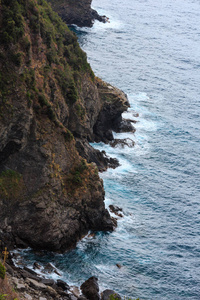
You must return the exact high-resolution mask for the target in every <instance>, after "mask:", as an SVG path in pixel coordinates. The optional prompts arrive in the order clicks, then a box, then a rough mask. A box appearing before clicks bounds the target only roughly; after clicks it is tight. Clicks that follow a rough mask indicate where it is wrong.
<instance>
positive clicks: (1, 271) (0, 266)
mask: <svg viewBox="0 0 200 300" xmlns="http://www.w3.org/2000/svg"><path fill="white" fill-rule="evenodd" d="M5 275H6V269H5V267H4V265H3V264H2V263H1V262H0V278H1V279H4V278H5ZM0 299H1V298H0Z"/></svg>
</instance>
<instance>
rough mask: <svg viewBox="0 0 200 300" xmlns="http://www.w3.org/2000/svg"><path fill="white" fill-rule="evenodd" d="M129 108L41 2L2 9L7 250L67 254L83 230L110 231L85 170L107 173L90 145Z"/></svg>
mask: <svg viewBox="0 0 200 300" xmlns="http://www.w3.org/2000/svg"><path fill="white" fill-rule="evenodd" d="M89 2H90V1H89ZM59 3H60V2H59ZM127 107H128V102H127V98H126V96H125V95H124V94H123V93H122V92H121V91H119V90H118V89H116V88H114V87H112V86H110V85H108V84H106V83H105V82H103V81H102V80H100V79H99V78H96V77H95V76H94V73H93V72H92V70H91V68H90V65H89V64H88V62H87V58H86V54H85V53H84V52H83V51H82V50H81V49H80V47H79V45H78V42H77V38H76V36H75V35H74V34H73V33H72V32H70V30H69V29H68V27H67V26H66V25H65V24H64V23H63V22H62V21H61V19H60V18H59V17H58V15H57V14H56V13H54V12H53V10H52V9H51V8H50V6H49V4H47V2H46V1H44V0H38V1H36V0H34V1H33V0H9V1H8V0H2V1H1V3H0V239H1V240H3V241H4V242H5V244H6V246H8V245H11V246H14V245H16V246H20V247H21V246H22V247H27V246H31V247H33V248H35V249H47V250H54V251H64V250H65V249H67V248H70V247H72V246H74V245H75V244H76V242H77V241H78V240H79V239H80V238H81V237H82V236H83V235H85V234H86V233H87V232H88V230H94V231H96V230H110V231H111V230H113V227H114V225H115V224H114V222H113V220H112V219H111V217H110V215H109V213H108V211H107V210H106V209H105V205H104V189H103V183H102V180H101V179H100V178H99V175H98V169H97V167H96V165H95V164H93V163H92V161H95V162H96V163H97V164H99V168H100V169H104V168H105V167H106V164H109V163H110V161H109V159H107V160H106V159H104V157H103V154H102V153H100V152H98V151H95V150H94V149H93V148H92V147H91V146H90V145H89V143H88V141H95V140H97V141H100V140H102V141H105V142H107V141H109V140H111V139H112V138H113V137H112V132H111V130H112V129H114V128H116V127H117V126H118V125H119V124H118V123H119V122H120V116H121V113H122V112H123V111H124V110H126V109H127ZM105 116H106V118H109V122H105ZM117 124H118V125H117Z"/></svg>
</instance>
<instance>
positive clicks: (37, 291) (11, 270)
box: [0, 260, 121, 300]
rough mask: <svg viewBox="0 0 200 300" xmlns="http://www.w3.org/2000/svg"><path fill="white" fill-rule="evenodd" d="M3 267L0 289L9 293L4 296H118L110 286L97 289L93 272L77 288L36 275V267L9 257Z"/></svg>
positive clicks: (68, 299) (79, 299)
mask: <svg viewBox="0 0 200 300" xmlns="http://www.w3.org/2000/svg"><path fill="white" fill-rule="evenodd" d="M5 267H6V276H5V277H4V276H1V277H0V290H1V292H2V293H3V294H6V295H7V297H9V298H8V299H22V300H55V299H57V300H109V299H110V296H111V295H113V296H114V298H115V299H118V300H121V297H120V295H119V294H117V293H116V292H115V291H113V290H108V289H107V290H104V291H102V292H100V289H99V284H98V278H97V277H95V276H92V277H90V278H89V279H88V280H86V281H85V282H83V284H82V285H81V286H80V288H79V287H76V286H70V285H69V284H67V282H65V281H63V280H61V279H57V280H53V279H49V278H46V277H45V274H43V275H41V274H40V275H38V273H37V272H36V271H34V270H33V269H29V268H27V267H23V268H18V267H16V266H15V265H14V264H13V263H12V260H9V261H8V263H6V265H5ZM34 267H35V269H37V268H40V265H39V264H37V263H35V264H34ZM47 268H48V269H49V270H50V271H51V272H52V271H55V272H56V273H57V274H58V272H57V271H56V269H55V268H54V267H53V265H51V264H48V266H47ZM2 277H4V278H2ZM57 277H59V274H58V276H57Z"/></svg>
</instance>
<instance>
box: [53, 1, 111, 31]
mask: <svg viewBox="0 0 200 300" xmlns="http://www.w3.org/2000/svg"><path fill="white" fill-rule="evenodd" d="M48 1H49V2H50V3H51V5H52V7H53V9H54V10H55V11H56V12H57V13H58V14H59V16H60V17H61V18H62V19H63V21H64V22H66V23H67V24H76V25H78V26H80V27H83V26H87V27H91V26H92V24H93V22H94V20H98V21H100V22H104V23H105V22H106V19H107V18H106V17H105V16H100V15H99V14H98V13H97V11H96V10H94V9H92V8H91V3H92V0H76V1H74V0H59V1H54V0H48Z"/></svg>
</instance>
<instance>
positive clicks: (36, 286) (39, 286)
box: [26, 278, 47, 291]
mask: <svg viewBox="0 0 200 300" xmlns="http://www.w3.org/2000/svg"><path fill="white" fill-rule="evenodd" d="M26 282H27V283H28V284H29V285H30V287H32V288H34V289H35V290H40V291H45V290H46V289H47V286H46V285H45V284H43V283H41V282H37V281H36V280H34V279H31V278H27V279H26Z"/></svg>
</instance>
